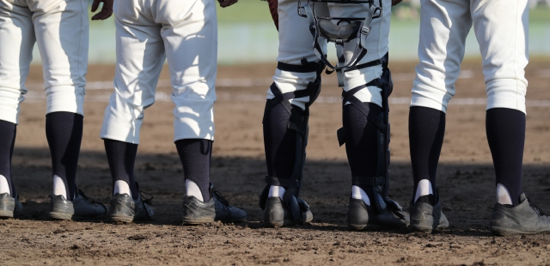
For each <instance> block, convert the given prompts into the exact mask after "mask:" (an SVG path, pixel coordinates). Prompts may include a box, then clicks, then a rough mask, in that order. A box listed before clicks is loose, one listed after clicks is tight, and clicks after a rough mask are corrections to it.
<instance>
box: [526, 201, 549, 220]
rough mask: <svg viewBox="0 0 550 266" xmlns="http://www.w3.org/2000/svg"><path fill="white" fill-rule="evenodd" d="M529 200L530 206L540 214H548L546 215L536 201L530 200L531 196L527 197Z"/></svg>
mask: <svg viewBox="0 0 550 266" xmlns="http://www.w3.org/2000/svg"><path fill="white" fill-rule="evenodd" d="M527 202H528V203H529V206H531V208H532V209H533V210H534V211H535V212H536V213H537V214H538V215H540V216H548V215H546V214H545V213H543V212H542V210H541V209H540V208H539V207H538V206H537V205H535V203H533V202H532V201H531V200H529V198H527Z"/></svg>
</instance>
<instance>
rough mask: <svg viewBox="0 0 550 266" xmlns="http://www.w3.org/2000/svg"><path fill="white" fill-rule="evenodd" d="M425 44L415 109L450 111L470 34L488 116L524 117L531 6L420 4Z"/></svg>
mask: <svg viewBox="0 0 550 266" xmlns="http://www.w3.org/2000/svg"><path fill="white" fill-rule="evenodd" d="M420 17H421V22H420V43H419V46H418V57H419V60H420V62H419V63H418V65H417V66H416V78H415V80H414V83H413V88H412V100H411V106H424V107H429V108H433V109H437V110H440V111H442V112H446V111H447V104H448V103H449V101H450V100H451V98H452V97H453V96H454V95H455V82H456V80H457V78H458V75H459V74H460V64H461V62H462V59H463V58H464V46H465V40H466V36H467V35H468V32H469V31H470V28H471V27H472V24H473V28H474V32H475V35H476V38H477V41H478V43H479V49H480V51H481V57H482V60H483V74H484V76H485V85H486V89H485V90H486V94H487V107H486V108H487V110H488V109H491V108H509V109H515V110H519V111H522V112H524V113H525V94H526V92H527V80H526V79H525V77H524V75H525V71H524V68H525V66H526V65H527V63H528V61H529V59H528V51H527V48H528V45H527V35H528V19H529V9H528V8H527V0H498V1H495V0H469V1H466V0H421V15H420Z"/></svg>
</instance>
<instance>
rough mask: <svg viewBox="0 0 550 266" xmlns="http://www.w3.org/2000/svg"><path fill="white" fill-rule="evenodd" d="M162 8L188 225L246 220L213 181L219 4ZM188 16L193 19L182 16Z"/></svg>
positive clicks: (199, 1) (163, 4)
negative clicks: (211, 177) (211, 178)
mask: <svg viewBox="0 0 550 266" xmlns="http://www.w3.org/2000/svg"><path fill="white" fill-rule="evenodd" d="M157 5H158V7H157V8H154V9H155V10H158V12H157V13H156V21H157V22H159V23H161V24H162V25H164V28H163V31H162V39H163V41H164V47H165V51H166V56H167V59H168V67H169V68H170V73H171V76H170V77H171V84H172V102H173V103H174V105H175V107H174V111H173V113H174V142H175V144H176V148H177V150H178V154H179V157H180V160H181V163H182V166H183V172H184V177H185V183H186V196H185V197H184V199H183V222H184V223H186V224H201V223H206V222H212V221H221V222H239V221H243V220H245V219H246V218H247V213H246V212H245V211H244V210H242V209H239V208H236V207H232V206H230V205H229V203H228V202H227V201H226V200H225V199H223V197H221V194H220V193H219V192H217V191H214V190H213V185H212V184H211V183H210V161H211V156H212V143H213V139H214V109H213V105H214V102H215V100H216V93H215V80H216V71H217V43H218V40H217V19H216V7H215V2H213V1H208V0H194V1H188V2H185V4H182V3H178V2H174V1H158V2H157ZM182 13H184V14H191V15H190V16H186V17H185V18H182V17H181V15H180V14H182ZM197 58H200V60H199V61H198V63H197Z"/></svg>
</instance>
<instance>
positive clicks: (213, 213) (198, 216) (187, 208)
mask: <svg viewBox="0 0 550 266" xmlns="http://www.w3.org/2000/svg"><path fill="white" fill-rule="evenodd" d="M247 218H248V213H247V212H246V211H245V210H243V209H240V208H236V207H233V206H230V205H229V202H227V200H225V199H224V198H223V197H222V195H221V194H220V193H219V192H217V191H214V192H213V193H212V197H211V198H210V200H209V201H208V202H202V201H200V200H198V199H197V198H195V197H193V196H186V197H185V198H183V223H184V224H204V223H211V222H214V221H221V222H222V223H235V222H244V221H246V219H247Z"/></svg>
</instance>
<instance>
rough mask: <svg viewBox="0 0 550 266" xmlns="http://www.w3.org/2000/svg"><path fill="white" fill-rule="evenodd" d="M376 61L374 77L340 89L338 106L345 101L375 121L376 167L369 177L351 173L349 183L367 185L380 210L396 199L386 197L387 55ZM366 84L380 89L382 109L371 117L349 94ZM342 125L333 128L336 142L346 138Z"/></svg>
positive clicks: (389, 90) (359, 102) (388, 137)
mask: <svg viewBox="0 0 550 266" xmlns="http://www.w3.org/2000/svg"><path fill="white" fill-rule="evenodd" d="M377 61H380V62H381V63H382V68H383V73H382V76H381V77H380V78H378V79H375V80H373V81H371V82H369V83H367V84H365V85H363V86H359V87H356V88H353V89H352V90H349V91H344V92H343V93H342V106H343V105H345V104H346V103H349V104H352V105H354V106H355V107H356V108H357V109H358V110H360V111H361V112H362V113H363V114H365V116H367V119H368V121H370V122H371V123H373V124H374V125H376V128H377V131H378V137H377V139H378V141H377V147H376V148H377V150H378V154H379V155H378V162H377V167H376V174H375V176H373V177H370V176H369V177H365V176H353V177H352V185H356V186H359V187H367V188H368V189H369V190H371V192H372V193H369V194H371V195H374V199H373V200H374V206H375V207H376V208H377V209H378V211H379V212H383V211H385V210H386V208H387V204H391V205H392V208H391V209H390V210H393V209H400V208H397V206H398V204H397V206H396V203H395V202H394V201H392V200H390V199H388V189H389V181H390V176H389V169H388V166H389V164H390V150H389V142H390V124H389V121H388V116H389V105H388V97H389V96H390V94H391V92H392V90H393V82H392V79H391V73H390V70H389V69H388V67H387V66H388V55H387V54H386V56H384V57H383V58H381V59H380V60H377ZM368 86H378V87H379V88H380V89H381V93H382V110H383V111H382V112H381V113H380V114H379V116H377V117H373V116H372V115H369V112H368V110H365V108H366V107H365V105H364V104H363V103H362V102H361V101H360V100H359V99H357V98H355V97H353V95H354V94H355V93H356V92H357V91H359V90H362V89H365V88H366V87H368ZM345 130H346V129H345V128H340V129H339V130H338V132H337V135H338V141H339V143H340V145H343V144H344V143H345V142H346V138H345V136H346V133H345Z"/></svg>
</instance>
